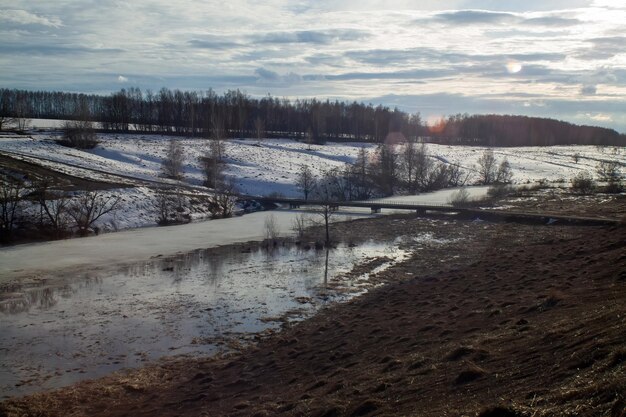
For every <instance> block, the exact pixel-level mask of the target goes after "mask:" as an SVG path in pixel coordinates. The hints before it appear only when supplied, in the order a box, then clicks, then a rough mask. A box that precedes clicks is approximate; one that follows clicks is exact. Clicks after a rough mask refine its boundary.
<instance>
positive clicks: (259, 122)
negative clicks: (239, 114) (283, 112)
mask: <svg viewBox="0 0 626 417" xmlns="http://www.w3.org/2000/svg"><path fill="white" fill-rule="evenodd" d="M254 130H255V131H256V140H257V141H258V142H261V139H262V138H263V133H265V124H264V123H263V119H261V118H260V117H258V116H257V118H256V119H254Z"/></svg>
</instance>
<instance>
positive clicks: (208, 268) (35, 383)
mask: <svg viewBox="0 0 626 417" xmlns="http://www.w3.org/2000/svg"><path fill="white" fill-rule="evenodd" d="M406 256H407V253H406V252H404V251H402V250H399V249H398V247H397V245H396V243H395V242H385V243H374V242H369V243H365V244H361V245H358V246H356V247H351V246H349V245H345V244H342V245H339V246H338V247H337V248H335V249H331V250H330V251H326V250H315V249H312V248H307V249H305V248H303V247H300V246H295V245H290V246H278V247H272V248H271V249H263V248H258V247H257V246H255V248H253V247H252V246H246V245H240V246H233V247H232V249H227V250H221V251H219V254H216V253H215V251H211V250H196V251H193V252H189V253H185V254H180V255H177V256H172V257H161V258H158V259H154V260H151V261H148V262H139V263H135V264H132V265H129V266H125V267H123V268H120V269H118V270H109V271H108V272H97V271H96V272H84V273H80V274H78V275H73V276H67V277H66V279H62V280H60V281H59V280H54V281H50V282H47V281H46V280H42V281H37V282H28V281H26V282H24V283H22V284H20V283H17V284H13V285H6V286H4V287H3V288H2V291H0V300H1V301H0V354H1V355H2V362H1V364H0V391H1V392H2V394H3V396H5V397H6V396H12V395H24V394H29V393H33V392H37V391H42V390H46V389H51V388H57V387H61V386H64V385H68V384H72V383H74V382H77V381H79V380H82V379H88V378H94V377H98V376H102V375H106V374H108V373H110V372H113V371H116V370H119V369H122V368H128V367H137V366H141V365H142V364H145V363H147V362H150V361H154V360H156V359H159V358H162V357H165V356H172V355H198V354H214V353H216V352H220V351H224V350H227V349H228V348H229V346H232V344H233V343H239V342H241V341H242V340H244V341H245V340H249V339H250V338H254V337H255V336H256V335H259V334H263V333H264V332H266V333H267V332H272V331H275V330H277V329H279V328H280V326H281V323H284V322H293V321H297V320H301V319H303V318H306V317H309V316H310V315H312V314H313V313H314V312H315V311H317V310H318V309H319V308H322V307H323V306H325V305H327V304H328V303H330V302H338V301H339V302H340V301H345V300H347V299H349V298H351V297H354V296H355V295H357V294H359V293H362V292H363V291H365V290H366V288H367V279H368V273H367V272H365V273H363V272H359V274H357V275H354V274H349V273H350V271H352V270H353V268H354V267H355V266H361V268H360V269H359V270H360V271H361V269H363V268H362V267H363V265H368V264H372V265H376V266H375V267H374V266H372V268H370V269H368V268H365V270H366V271H369V272H370V273H375V272H377V271H379V270H383V269H385V268H386V267H388V266H390V265H391V264H393V263H394V262H398V261H399V260H401V259H403V258H404V257H406ZM375 259H378V260H379V262H373V260H375Z"/></svg>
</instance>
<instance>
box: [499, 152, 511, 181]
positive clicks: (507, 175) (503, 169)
mask: <svg viewBox="0 0 626 417" xmlns="http://www.w3.org/2000/svg"><path fill="white" fill-rule="evenodd" d="M512 178H513V171H512V170H511V164H509V161H508V160H507V159H506V158H505V159H504V160H503V161H502V162H501V163H500V166H498V171H497V172H496V178H495V182H496V183H498V184H509V183H510V182H511V179H512Z"/></svg>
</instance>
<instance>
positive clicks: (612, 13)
mask: <svg viewBox="0 0 626 417" xmlns="http://www.w3.org/2000/svg"><path fill="white" fill-rule="evenodd" d="M0 87H4V88H19V89H29V90H61V91H71V92H84V93H99V94H108V93H111V92H113V91H118V90H120V89H121V88H129V87H139V88H141V89H142V90H144V91H145V90H146V89H152V90H153V91H158V90H159V89H160V88H161V87H167V88H170V89H176V88H178V89H182V90H197V91H206V90H208V89H209V88H212V89H213V90H215V91H217V92H223V91H226V90H228V89H240V90H242V91H244V92H245V93H247V94H249V95H251V96H254V97H260V96H264V95H267V94H271V95H272V96H275V97H288V98H310V97H317V98H319V99H327V98H328V99H331V100H334V99H339V100H349V101H353V100H356V101H360V102H361V101H362V102H365V103H373V104H375V105H377V104H383V105H387V106H390V107H396V106H397V107H398V108H400V109H402V110H405V111H408V112H411V113H413V112H420V113H421V115H422V117H423V119H425V120H426V121H431V122H434V121H435V120H437V119H439V118H440V117H442V116H444V115H451V114H457V113H469V114H486V113H498V114H523V115H529V116H541V117H552V118H556V119H560V120H567V121H569V122H573V123H577V124H591V125H598V126H605V127H610V128H614V129H616V130H618V131H619V132H622V133H626V0H619V1H608V0H568V1H561V0H555V1H545V0H541V1H540V0H525V1H510V0H479V1H463V0H458V1H456V0H447V1H434V0H423V1H409V0H386V1H384V2H382V1H372V0H295V1H286V0H267V1H247V0H229V1H228V2H222V1H215V0H167V1H166V0H133V1H121V0H18V1H16V0H0Z"/></svg>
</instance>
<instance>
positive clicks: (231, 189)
mask: <svg viewBox="0 0 626 417" xmlns="http://www.w3.org/2000/svg"><path fill="white" fill-rule="evenodd" d="M236 202H237V187H236V186H235V183H234V182H232V181H222V182H220V183H219V184H218V185H217V187H216V189H215V192H214V193H213V196H211V198H210V204H211V211H212V213H213V216H214V217H222V218H225V217H230V216H232V215H233V211H234V209H235V203H236Z"/></svg>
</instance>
